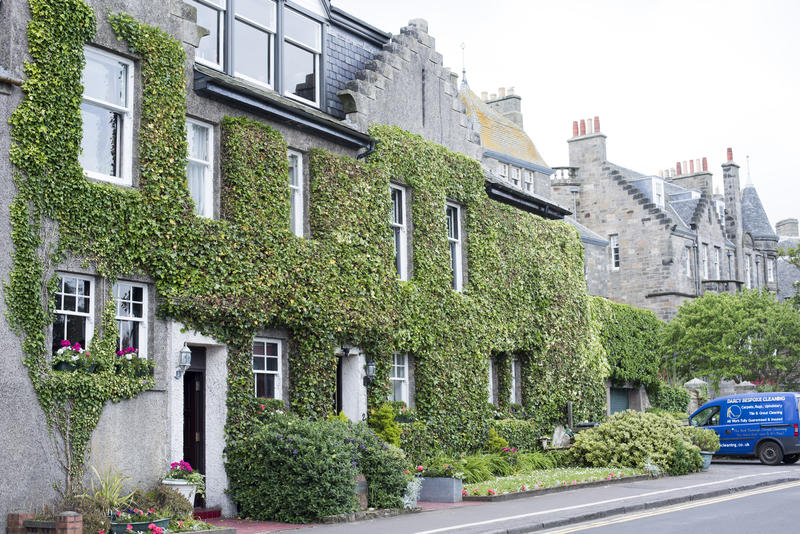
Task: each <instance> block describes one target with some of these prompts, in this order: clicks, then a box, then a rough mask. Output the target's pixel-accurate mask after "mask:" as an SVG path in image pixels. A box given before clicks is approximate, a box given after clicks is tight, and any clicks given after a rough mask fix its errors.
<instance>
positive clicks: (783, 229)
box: [775, 219, 800, 237]
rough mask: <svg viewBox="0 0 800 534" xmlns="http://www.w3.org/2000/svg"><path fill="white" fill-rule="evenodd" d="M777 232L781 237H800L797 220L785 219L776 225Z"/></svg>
mask: <svg viewBox="0 0 800 534" xmlns="http://www.w3.org/2000/svg"><path fill="white" fill-rule="evenodd" d="M775 232H776V233H777V234H778V235H779V236H786V237H800V233H798V227H797V219H784V220H782V221H778V222H777V223H776V224H775Z"/></svg>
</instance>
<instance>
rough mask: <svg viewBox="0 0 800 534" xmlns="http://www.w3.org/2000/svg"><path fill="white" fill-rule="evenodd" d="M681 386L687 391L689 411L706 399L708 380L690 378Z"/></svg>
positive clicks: (692, 410)
mask: <svg viewBox="0 0 800 534" xmlns="http://www.w3.org/2000/svg"><path fill="white" fill-rule="evenodd" d="M683 387H684V388H685V389H686V391H688V392H689V413H693V412H694V411H695V410H696V409H698V408H699V407H700V406H702V405H703V403H704V402H706V401H707V400H708V382H706V381H704V380H700V379H699V378H692V379H691V380H689V381H688V382H686V383H685V384H684V385H683Z"/></svg>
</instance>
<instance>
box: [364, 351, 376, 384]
mask: <svg viewBox="0 0 800 534" xmlns="http://www.w3.org/2000/svg"><path fill="white" fill-rule="evenodd" d="M373 380H375V361H374V360H373V359H372V357H371V356H370V358H369V361H368V362H367V366H366V375H364V386H365V387H366V386H368V385H370V384H371V383H372V381H373Z"/></svg>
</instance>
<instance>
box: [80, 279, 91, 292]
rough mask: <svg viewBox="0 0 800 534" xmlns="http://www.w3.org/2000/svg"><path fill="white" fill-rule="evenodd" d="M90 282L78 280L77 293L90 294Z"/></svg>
mask: <svg viewBox="0 0 800 534" xmlns="http://www.w3.org/2000/svg"><path fill="white" fill-rule="evenodd" d="M91 294H92V283H91V282H90V281H89V280H78V295H91Z"/></svg>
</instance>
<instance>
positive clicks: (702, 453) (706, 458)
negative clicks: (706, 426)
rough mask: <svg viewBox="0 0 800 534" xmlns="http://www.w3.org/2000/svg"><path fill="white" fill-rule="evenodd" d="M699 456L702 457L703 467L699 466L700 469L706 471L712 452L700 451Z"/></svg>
mask: <svg viewBox="0 0 800 534" xmlns="http://www.w3.org/2000/svg"><path fill="white" fill-rule="evenodd" d="M700 456H702V457H703V467H701V468H700V471H708V467H709V466H710V465H711V457H712V456H714V453H713V452H707V451H700Z"/></svg>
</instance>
